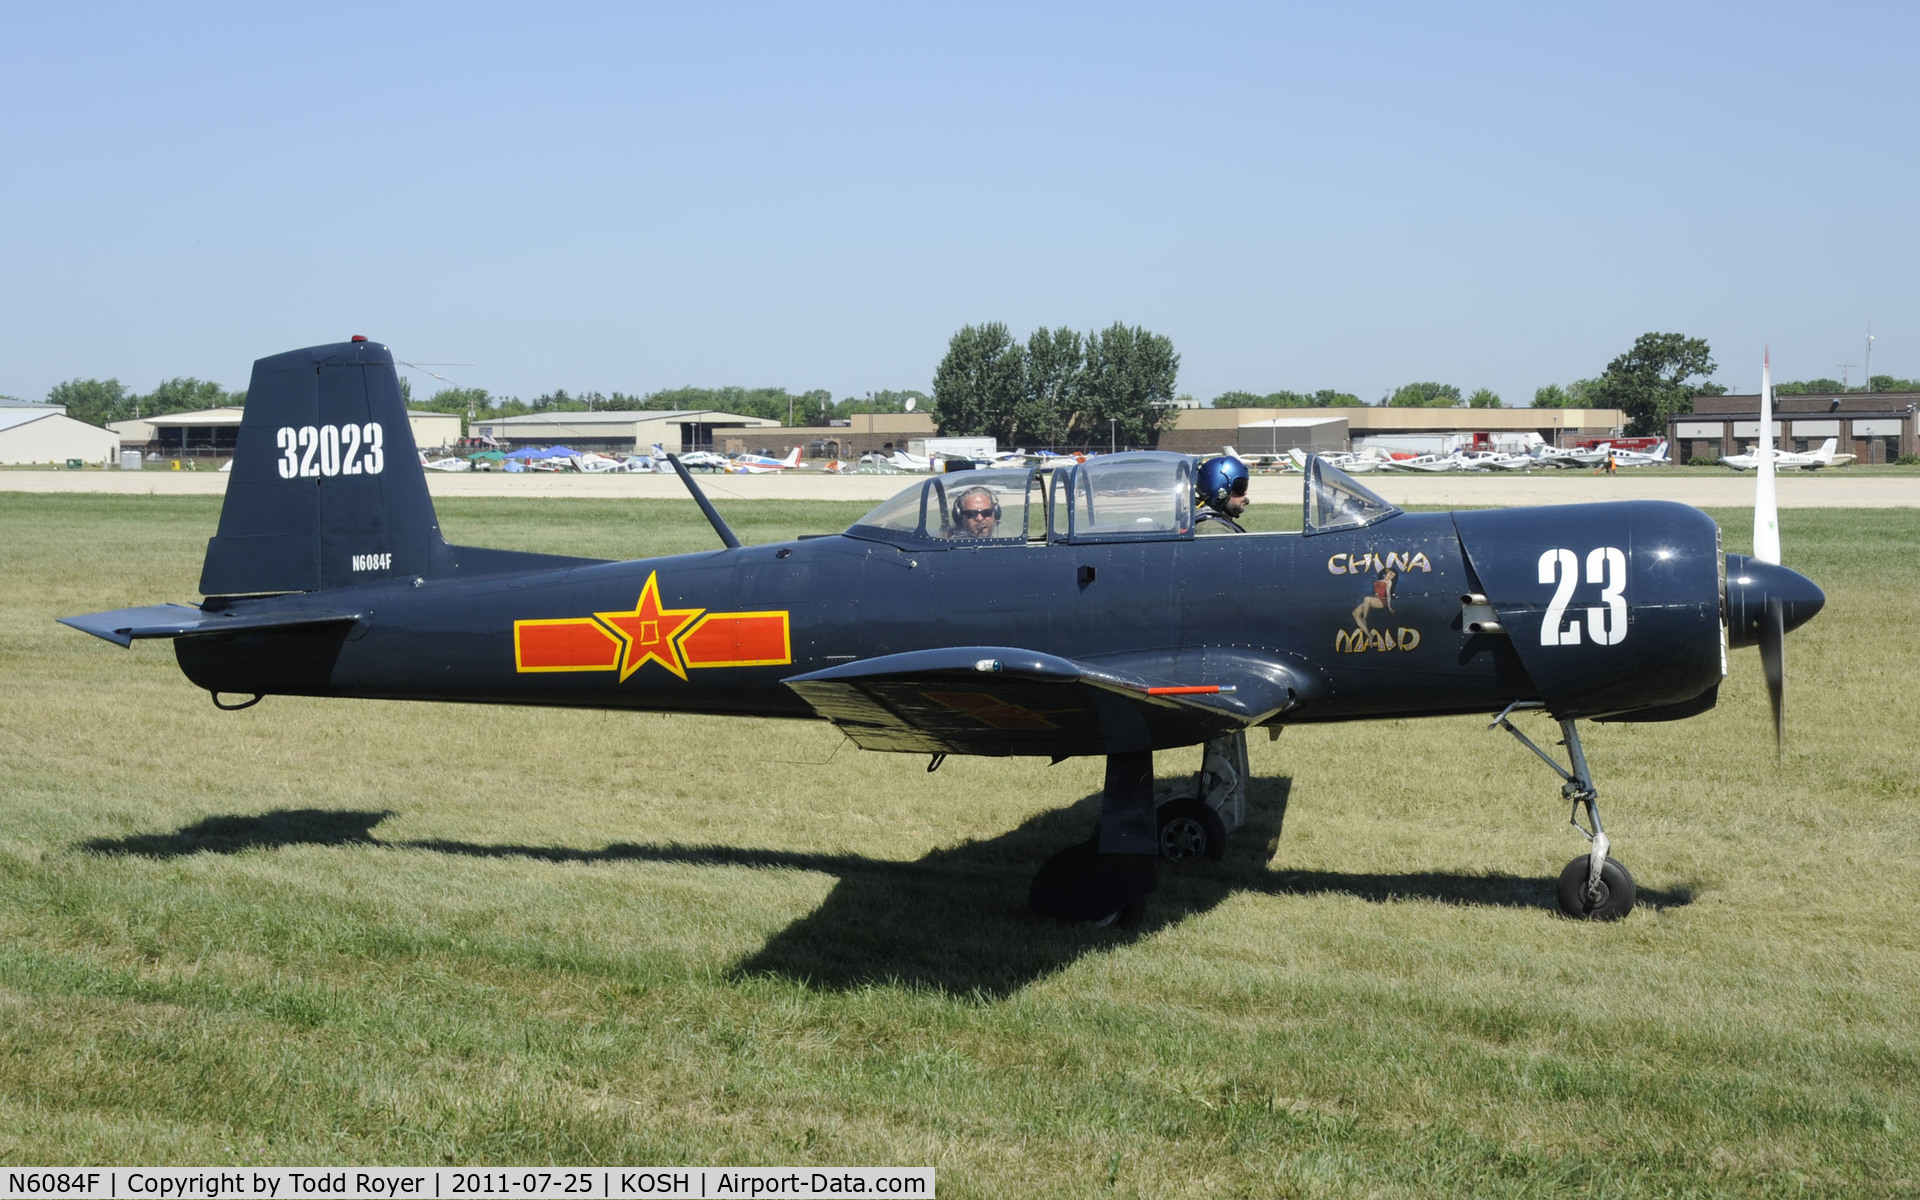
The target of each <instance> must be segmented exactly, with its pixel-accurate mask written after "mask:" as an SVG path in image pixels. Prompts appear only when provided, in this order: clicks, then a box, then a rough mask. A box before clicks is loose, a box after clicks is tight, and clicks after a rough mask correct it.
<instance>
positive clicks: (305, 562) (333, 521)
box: [200, 339, 447, 596]
mask: <svg viewBox="0 0 1920 1200" xmlns="http://www.w3.org/2000/svg"><path fill="white" fill-rule="evenodd" d="M446 554H447V551H446V545H445V542H444V541H443V540H442V538H441V536H440V527H439V522H438V521H437V519H436V518H435V516H434V512H433V501H432V499H431V498H430V497H429V496H428V495H427V480H426V474H425V472H424V471H422V470H421V468H420V455H419V452H418V451H417V450H416V449H415V447H414V444H413V430H412V427H411V426H410V425H409V424H408V422H407V412H406V406H405V404H404V403H403V402H402V400H401V396H400V379H399V376H398V375H396V374H395V373H394V369H393V354H392V353H391V352H390V351H389V350H388V349H387V348H386V347H385V346H382V345H379V344H378V343H375V342H369V341H366V340H364V339H356V340H354V341H351V342H340V343H336V344H334V345H331V346H314V347H310V348H308V349H305V350H293V351H289V352H288V353H286V354H276V355H274V356H273V357H271V358H263V359H261V360H259V361H258V362H256V363H254V364H253V380H252V382H251V383H250V384H249V385H248V386H247V407H246V412H245V414H244V415H243V416H242V417H241V419H240V435H239V440H238V443H237V444H236V446H235V450H234V458H233V467H232V470H231V473H230V476H229V479H228V482H227V498H226V504H225V506H224V507H222V508H221V510H220V527H219V531H218V532H217V533H216V534H215V536H214V538H213V540H212V541H211V542H209V543H208V545H207V561H206V564H205V566H204V567H203V568H202V570H201V574H200V591H201V592H202V593H203V594H205V595H209V596H223V595H258V594H261V593H269V592H310V591H317V590H319V589H321V588H329V587H339V586H341V585H343V584H349V583H364V582H369V581H372V580H377V579H381V578H385V577H389V576H406V575H427V574H430V573H432V567H433V566H434V564H435V563H436V562H439V561H440V560H442V559H444V558H445V557H446Z"/></svg>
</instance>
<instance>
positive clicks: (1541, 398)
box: [1533, 379, 1594, 408]
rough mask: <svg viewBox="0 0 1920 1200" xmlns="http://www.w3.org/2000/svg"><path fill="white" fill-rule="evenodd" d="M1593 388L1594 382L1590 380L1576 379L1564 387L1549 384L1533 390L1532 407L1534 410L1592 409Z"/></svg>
mask: <svg viewBox="0 0 1920 1200" xmlns="http://www.w3.org/2000/svg"><path fill="white" fill-rule="evenodd" d="M1593 386H1594V380H1591V379H1576V380H1574V381H1573V382H1572V383H1569V384H1567V385H1566V386H1565V387H1561V386H1560V385H1559V384H1557V383H1549V384H1548V385H1546V386H1545V387H1541V388H1535V389H1534V390H1533V406H1534V407H1535V408H1592V407H1593V404H1592V402H1591V393H1592V391H1593Z"/></svg>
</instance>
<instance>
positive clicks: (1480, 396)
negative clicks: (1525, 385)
mask: <svg viewBox="0 0 1920 1200" xmlns="http://www.w3.org/2000/svg"><path fill="white" fill-rule="evenodd" d="M1467 407H1468V408H1499V407H1500V397H1499V396H1497V395H1495V394H1494V392H1493V389H1492V388H1480V389H1479V390H1478V391H1476V392H1474V393H1473V395H1471V396H1468V397H1467Z"/></svg>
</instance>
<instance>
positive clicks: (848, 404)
mask: <svg viewBox="0 0 1920 1200" xmlns="http://www.w3.org/2000/svg"><path fill="white" fill-rule="evenodd" d="M932 399H933V397H931V396H929V395H927V394H926V393H925V392H922V391H918V390H916V389H914V388H908V389H907V390H905V391H889V390H887V389H884V388H883V389H882V390H880V391H877V392H868V393H867V394H866V395H865V396H848V397H847V398H846V399H844V400H841V401H840V402H838V403H836V404H835V405H834V406H833V410H832V413H831V415H832V416H835V417H850V416H853V415H854V414H855V413H898V412H905V411H907V401H909V400H911V401H913V406H914V408H915V409H923V408H926V407H927V405H928V403H929V402H930V401H931V400H932Z"/></svg>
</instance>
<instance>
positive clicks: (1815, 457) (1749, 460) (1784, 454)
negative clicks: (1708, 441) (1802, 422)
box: [1720, 438, 1858, 471]
mask: <svg viewBox="0 0 1920 1200" xmlns="http://www.w3.org/2000/svg"><path fill="white" fill-rule="evenodd" d="M1767 440H1768V441H1772V439H1771V438H1768V439H1767ZM1839 448H1840V439H1839V438H1828V439H1827V440H1826V441H1824V442H1821V443H1820V448H1819V449H1818V450H1809V451H1807V452H1806V453H1804V454H1801V453H1798V452H1796V451H1793V450H1776V449H1773V448H1772V447H1770V446H1769V447H1767V449H1766V450H1765V453H1766V454H1770V455H1772V457H1773V465H1774V466H1776V467H1797V468H1799V469H1800V470H1802V471H1817V470H1819V469H1820V468H1821V467H1844V466H1846V465H1847V464H1848V463H1850V462H1852V461H1854V459H1855V458H1856V457H1858V456H1857V455H1852V454H1836V453H1834V451H1835V450H1838V449H1839ZM1761 459H1762V451H1761V449H1760V448H1758V447H1756V448H1755V449H1754V450H1753V451H1751V452H1750V453H1747V454H1723V455H1721V456H1720V462H1721V463H1722V464H1723V465H1725V466H1729V467H1732V468H1733V469H1734V470H1736V471H1751V470H1753V469H1754V468H1755V467H1758V466H1759V465H1760V463H1761Z"/></svg>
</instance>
